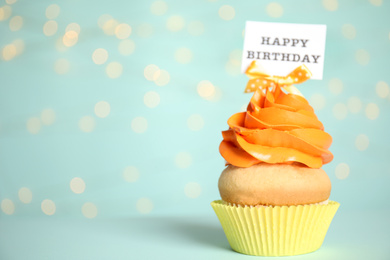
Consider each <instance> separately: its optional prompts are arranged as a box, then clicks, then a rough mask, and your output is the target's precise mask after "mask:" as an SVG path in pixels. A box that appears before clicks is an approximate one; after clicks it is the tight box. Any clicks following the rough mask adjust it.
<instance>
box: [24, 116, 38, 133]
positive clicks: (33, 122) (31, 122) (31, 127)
mask: <svg viewBox="0 0 390 260" xmlns="http://www.w3.org/2000/svg"><path fill="white" fill-rule="evenodd" d="M26 127H27V130H28V131H29V132H30V133H31V134H34V135H35V134H38V133H39V131H40V130H41V120H40V119H39V118H38V117H31V118H29V119H28V120H27V124H26Z"/></svg>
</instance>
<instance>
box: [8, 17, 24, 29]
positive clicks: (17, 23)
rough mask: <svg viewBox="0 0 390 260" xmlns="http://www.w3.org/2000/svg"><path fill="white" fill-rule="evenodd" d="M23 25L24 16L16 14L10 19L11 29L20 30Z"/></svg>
mask: <svg viewBox="0 0 390 260" xmlns="http://www.w3.org/2000/svg"><path fill="white" fill-rule="evenodd" d="M22 26H23V18H22V17H21V16H14V17H12V18H11V20H10V21H9V29H10V30H11V31H19V30H20V29H21V28H22Z"/></svg>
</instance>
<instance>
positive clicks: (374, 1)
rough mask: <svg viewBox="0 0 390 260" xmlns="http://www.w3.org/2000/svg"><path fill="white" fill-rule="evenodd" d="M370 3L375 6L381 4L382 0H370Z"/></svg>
mask: <svg viewBox="0 0 390 260" xmlns="http://www.w3.org/2000/svg"><path fill="white" fill-rule="evenodd" d="M370 3H371V4H372V5H375V6H381V5H382V0H370Z"/></svg>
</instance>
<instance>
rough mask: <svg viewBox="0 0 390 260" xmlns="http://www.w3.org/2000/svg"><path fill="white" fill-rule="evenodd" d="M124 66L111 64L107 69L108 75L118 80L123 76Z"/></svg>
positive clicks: (117, 63)
mask: <svg viewBox="0 0 390 260" xmlns="http://www.w3.org/2000/svg"><path fill="white" fill-rule="evenodd" d="M122 72H123V66H122V64H120V63H119V62H116V61H114V62H110V63H108V65H107V67H106V74H107V76H108V77H109V78H112V79H116V78H118V77H120V76H121V75H122Z"/></svg>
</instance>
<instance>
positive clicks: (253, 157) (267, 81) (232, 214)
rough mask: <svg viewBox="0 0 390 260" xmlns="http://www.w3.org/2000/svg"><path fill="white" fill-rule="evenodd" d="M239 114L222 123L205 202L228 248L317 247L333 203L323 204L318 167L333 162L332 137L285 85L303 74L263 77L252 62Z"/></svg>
mask: <svg viewBox="0 0 390 260" xmlns="http://www.w3.org/2000/svg"><path fill="white" fill-rule="evenodd" d="M247 75H248V76H249V77H250V78H251V79H250V80H249V82H248V84H247V87H246V90H245V92H254V93H253V96H252V98H251V100H250V102H249V105H248V107H247V111H246V112H241V113H237V114H234V115H233V116H231V117H230V118H229V120H228V125H229V129H228V130H227V131H223V132H222V136H223V141H222V142H221V144H220V147H219V151H220V153H221V155H222V157H223V158H224V159H225V160H226V165H227V167H226V168H225V169H224V170H223V172H222V174H221V176H220V178H219V181H218V188H219V192H220V195H221V200H216V201H213V202H212V203H211V206H212V207H213V209H214V211H215V213H216V214H217V217H218V218H219V220H220V222H221V225H222V228H223V230H224V232H225V234H226V237H227V240H228V242H229V244H230V246H231V247H232V249H233V250H235V251H237V252H239V253H243V254H248V255H260V256H288V255H299V254H305V253H309V252H313V251H315V250H317V249H318V248H320V247H321V245H322V242H323V240H324V238H325V235H326V232H327V230H328V228H329V225H330V223H331V221H332V219H333V217H334V215H335V213H336V211H337V209H338V207H339V203H337V202H334V201H330V200H329V196H330V192H331V182H330V179H329V177H328V175H327V174H326V173H325V171H324V170H323V169H321V167H322V165H323V164H326V163H329V162H330V161H332V159H333V155H332V153H331V152H330V151H329V150H328V149H329V147H330V145H331V143H332V137H331V136H330V135H329V134H328V133H326V132H325V131H324V126H323V124H322V123H321V122H320V121H319V120H318V118H317V116H316V115H315V113H314V110H313V108H312V107H311V106H310V105H309V103H308V101H307V100H306V99H305V98H304V97H303V96H302V94H301V93H300V92H299V91H298V90H297V89H296V88H295V87H294V86H292V84H293V83H294V84H296V83H302V82H304V81H305V80H307V79H308V78H310V76H311V73H310V71H309V70H308V69H307V68H306V67H305V66H304V65H302V66H300V67H298V68H297V69H295V70H294V71H293V72H291V73H290V74H289V75H288V76H286V77H278V76H269V75H267V74H265V73H263V72H262V71H261V70H260V69H259V67H258V66H256V63H255V62H253V63H252V64H251V65H250V66H249V68H248V70H247Z"/></svg>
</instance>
